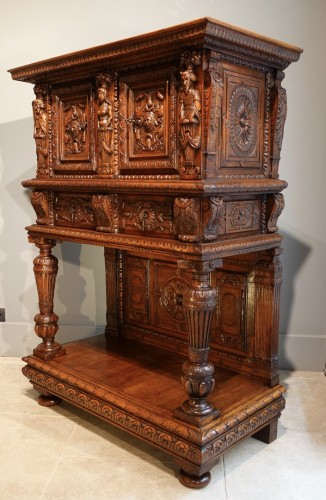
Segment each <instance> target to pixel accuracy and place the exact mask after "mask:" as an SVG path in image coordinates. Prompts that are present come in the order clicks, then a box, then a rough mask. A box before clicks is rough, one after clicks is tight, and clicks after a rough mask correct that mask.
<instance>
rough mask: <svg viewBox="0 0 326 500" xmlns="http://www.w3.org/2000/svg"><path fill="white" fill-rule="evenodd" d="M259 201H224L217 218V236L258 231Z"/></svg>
mask: <svg viewBox="0 0 326 500" xmlns="http://www.w3.org/2000/svg"><path fill="white" fill-rule="evenodd" d="M260 220H261V200H260V198H255V199H251V200H248V199H247V200H236V201H233V200H231V201H224V203H223V205H222V208H221V210H220V216H219V228H218V234H219V235H231V234H235V233H243V232H248V231H259V230H260Z"/></svg>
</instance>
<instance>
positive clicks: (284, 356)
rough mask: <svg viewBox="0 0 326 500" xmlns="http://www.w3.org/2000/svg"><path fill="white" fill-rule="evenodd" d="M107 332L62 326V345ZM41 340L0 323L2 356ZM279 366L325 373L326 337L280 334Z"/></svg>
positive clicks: (29, 328) (19, 326) (25, 328)
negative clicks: (323, 371)
mask: <svg viewBox="0 0 326 500" xmlns="http://www.w3.org/2000/svg"><path fill="white" fill-rule="evenodd" d="M103 331H104V326H98V327H95V326H76V325H60V330H59V333H58V335H57V337H56V338H57V340H58V342H72V341H74V340H78V339H85V338H88V337H91V336H93V335H97V334H99V333H102V332H103ZM37 343H38V339H37V337H36V335H35V333H34V326H33V325H31V324H28V323H3V324H0V356H18V357H22V356H26V355H28V354H30V353H31V352H32V351H33V348H34V347H35V346H36V345H37ZM279 346H280V347H279V367H280V369H281V370H302V371H315V372H318V371H322V370H323V369H324V367H325V362H326V337H325V336H309V337H308V336H303V335H280V343H279Z"/></svg>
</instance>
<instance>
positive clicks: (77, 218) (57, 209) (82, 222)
mask: <svg viewBox="0 0 326 500" xmlns="http://www.w3.org/2000/svg"><path fill="white" fill-rule="evenodd" d="M54 221H55V224H57V225H59V226H72V227H85V228H92V229H93V228H94V227H95V224H96V222H95V216H94V211H93V208H92V202H91V198H90V197H87V196H77V195H76V196H75V195H66V194H58V195H56V197H55V200H54Z"/></svg>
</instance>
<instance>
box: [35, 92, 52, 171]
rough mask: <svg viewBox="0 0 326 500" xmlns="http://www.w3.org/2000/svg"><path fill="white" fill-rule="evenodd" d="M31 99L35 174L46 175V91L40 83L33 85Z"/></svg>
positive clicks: (47, 151)
mask: <svg viewBox="0 0 326 500" xmlns="http://www.w3.org/2000/svg"><path fill="white" fill-rule="evenodd" d="M34 93H35V95H36V99H34V101H33V118H34V134H33V137H34V139H35V146H36V157H37V175H38V176H45V175H48V161H49V113H48V104H47V102H48V101H47V100H48V92H47V89H46V88H45V87H44V86H42V85H35V87H34Z"/></svg>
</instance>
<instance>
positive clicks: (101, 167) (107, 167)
mask: <svg viewBox="0 0 326 500" xmlns="http://www.w3.org/2000/svg"><path fill="white" fill-rule="evenodd" d="M111 83H112V77H111V75H109V74H108V73H99V74H98V75H97V77H96V85H97V152H98V164H97V173H99V174H111V173H112V154H113V151H114V148H113V131H114V128H113V105H112V102H111V100H110V96H109V91H110V86H111Z"/></svg>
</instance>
